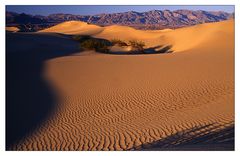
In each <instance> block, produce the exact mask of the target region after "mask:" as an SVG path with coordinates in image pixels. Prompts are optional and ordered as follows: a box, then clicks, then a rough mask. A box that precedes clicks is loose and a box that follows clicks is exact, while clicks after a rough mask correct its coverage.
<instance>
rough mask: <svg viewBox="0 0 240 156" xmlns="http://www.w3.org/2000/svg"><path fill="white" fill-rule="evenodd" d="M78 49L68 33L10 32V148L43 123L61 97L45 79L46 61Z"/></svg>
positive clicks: (7, 78) (8, 54)
mask: <svg viewBox="0 0 240 156" xmlns="http://www.w3.org/2000/svg"><path fill="white" fill-rule="evenodd" d="M77 51H78V43H77V42H75V41H72V40H71V39H68V38H67V37H66V36H56V35H50V34H27V33H6V150H11V148H12V146H13V145H14V144H15V143H17V142H18V141H19V140H20V139H22V138H23V137H25V136H27V135H28V134H29V133H31V132H32V131H34V130H35V129H36V128H37V126H39V125H41V123H43V122H44V121H45V120H47V118H48V117H49V115H51V113H52V112H53V111H54V109H55V108H56V103H57V97H56V95H55V94H54V92H53V91H52V90H51V87H50V84H48V83H47V82H46V81H45V80H44V78H43V70H44V69H43V68H44V61H46V60H48V59H51V58H55V57H61V56H66V55H70V54H72V53H75V52H77Z"/></svg>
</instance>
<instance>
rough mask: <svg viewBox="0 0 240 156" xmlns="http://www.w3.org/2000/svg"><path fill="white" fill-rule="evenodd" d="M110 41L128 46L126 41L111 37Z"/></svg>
mask: <svg viewBox="0 0 240 156" xmlns="http://www.w3.org/2000/svg"><path fill="white" fill-rule="evenodd" d="M111 42H112V44H113V45H118V46H128V44H127V43H126V42H124V41H122V40H119V39H112V40H111Z"/></svg>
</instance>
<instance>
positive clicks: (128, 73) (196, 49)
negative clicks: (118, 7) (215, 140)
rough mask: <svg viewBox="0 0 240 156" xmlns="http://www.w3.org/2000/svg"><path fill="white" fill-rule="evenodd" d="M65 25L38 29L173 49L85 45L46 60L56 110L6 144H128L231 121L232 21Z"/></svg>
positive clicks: (48, 147)
mask: <svg viewBox="0 0 240 156" xmlns="http://www.w3.org/2000/svg"><path fill="white" fill-rule="evenodd" d="M67 24H68V25H66V26H65V25H64V23H63V24H61V25H58V26H55V27H53V28H49V29H47V30H44V31H42V32H55V33H66V34H90V35H93V36H94V37H99V38H105V39H112V38H119V39H123V40H129V39H131V38H133V39H138V40H143V41H144V42H146V44H147V46H148V47H151V46H156V45H172V46H173V50H174V52H173V53H169V54H152V55H108V54H99V53H96V52H91V51H89V52H82V53H79V54H77V55H72V56H65V57H58V58H53V59H49V60H46V61H45V62H44V70H43V76H44V78H45V80H46V81H47V82H48V83H50V84H51V86H52V87H53V88H54V90H55V92H56V93H57V95H58V96H57V97H58V103H57V104H56V105H57V107H56V111H55V113H54V114H53V115H52V116H51V117H49V118H48V119H47V120H45V122H43V123H41V124H40V125H39V128H37V129H36V130H35V131H34V132H32V133H31V134H29V135H28V136H26V137H24V138H23V139H22V140H20V141H19V142H17V143H16V144H14V145H12V146H11V147H10V148H9V149H13V150H130V149H134V148H136V147H139V146H141V145H144V144H147V143H152V142H155V141H158V140H162V139H165V138H167V137H169V136H173V135H174V136H176V138H181V136H182V133H183V132H184V131H185V130H189V129H194V128H195V127H196V126H197V127H202V128H200V129H197V130H193V131H192V132H191V134H189V135H191V138H188V139H194V138H195V137H196V136H199V134H200V132H201V130H203V131H204V134H206V133H209V132H214V131H216V130H219V129H222V130H223V129H224V128H226V127H227V126H229V125H231V124H233V123H234V21H233V20H229V21H224V22H219V23H209V24H202V25H196V26H192V27H187V28H181V29H177V30H168V31H159V32H156V31H152V32H151V31H142V30H135V29H133V28H128V27H123V26H108V27H98V26H90V28H89V29H88V26H89V25H87V24H85V23H78V22H73V24H71V22H68V23H67ZM73 25H80V26H79V27H76V28H75V27H74V26H73ZM68 27H70V28H69V29H68ZM81 27H83V29H81ZM61 28H62V29H61ZM90 29H91V30H92V31H90ZM83 30H84V31H83ZM85 30H86V32H85ZM68 31H69V32H68ZM19 35H21V34H19ZM33 35H36V34H33ZM25 44H26V46H27V45H28V43H25ZM36 48H38V47H36ZM46 48H47V47H46ZM36 100H38V99H36ZM33 105H34V103H33ZM212 124H213V125H214V128H209V125H210V127H213V126H211V125H212ZM204 134H202V135H204ZM230 139H232V138H230ZM204 141H206V142H207V141H208V140H203V142H204ZM193 146H194V145H193ZM196 146H197V144H196ZM170 150H171V149H170Z"/></svg>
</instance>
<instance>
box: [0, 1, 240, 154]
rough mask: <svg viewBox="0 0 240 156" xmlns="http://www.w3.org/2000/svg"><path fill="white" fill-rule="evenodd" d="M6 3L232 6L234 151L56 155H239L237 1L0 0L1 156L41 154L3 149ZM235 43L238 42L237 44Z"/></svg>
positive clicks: (239, 24) (239, 87)
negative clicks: (233, 33) (233, 23)
mask: <svg viewBox="0 0 240 156" xmlns="http://www.w3.org/2000/svg"><path fill="white" fill-rule="evenodd" d="M5 5H235V152H189V151H184V152H177V153H176V152H166V151H152V152H137V153H136V152H83V151H82V152H80V153H79V152H58V153H56V154H58V155H67V154H73V155H79V154H81V155H82V154H83V155H85V154H86V155H103V154H110V155H120V154H123V153H124V154H127V155H131V154H138V155H140V156H141V155H146V154H151V155H152V154H154V155H155V154H156V155H159V154H169V155H176V154H184V155H186V156H187V155H193V154H195V155H201V156H202V155H203V154H216V155H224V156H225V155H236V154H237V155H239V154H240V152H239V151H240V147H239V139H240V134H239V133H238V132H240V128H239V124H240V122H239V120H240V119H239V117H240V115H239V112H240V107H239V102H240V95H239V94H240V91H239V90H240V82H238V81H237V80H240V73H239V72H238V69H239V68H240V60H239V59H240V54H239V52H240V47H239V43H240V38H239V37H240V36H239V35H240V34H239V31H240V30H239V29H240V23H239V22H240V15H239V12H240V0H206V1H203V0H168V1H163V0H137V1H130V0H117V1H116V0H115V1H111V0H87V1H79V0H61V1H60V0H48V1H47V0H43V1H40V2H39V1H33V0H24V1H20V0H1V1H0V16H1V18H0V20H1V21H0V33H1V34H0V37H1V38H0V40H1V42H0V47H1V52H0V59H1V60H0V73H1V75H0V88H1V89H0V100H1V109H0V110H1V112H0V123H1V128H0V155H2V156H3V155H5V154H9V155H10V154H11V155H12V154H13V155H19V154H20V155H33V154H36V155H39V156H40V155H42V154H43V153H42V152H34V153H33V152H20V151H18V152H12V151H7V152H5V96H6V95H5ZM237 43H238V44H237ZM44 154H49V155H50V154H51V155H52V154H54V153H53V152H45V153H44Z"/></svg>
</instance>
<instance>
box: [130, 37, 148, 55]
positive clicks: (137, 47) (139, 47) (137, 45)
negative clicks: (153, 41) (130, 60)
mask: <svg viewBox="0 0 240 156" xmlns="http://www.w3.org/2000/svg"><path fill="white" fill-rule="evenodd" d="M129 45H130V46H132V48H133V51H138V52H144V46H145V43H144V42H142V41H136V40H130V41H129Z"/></svg>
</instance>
